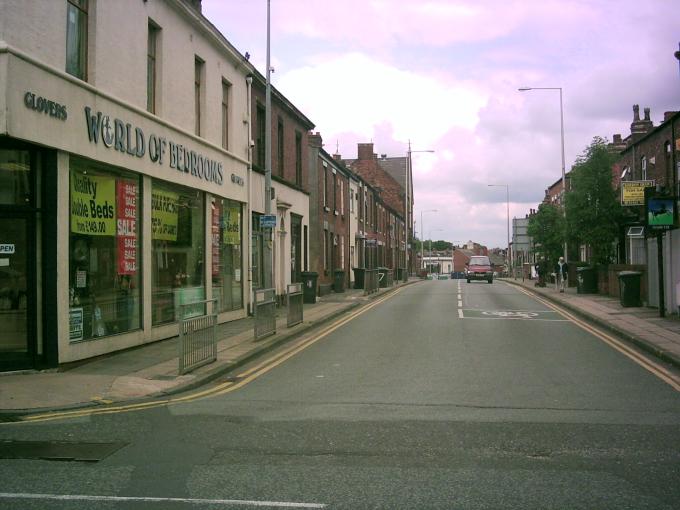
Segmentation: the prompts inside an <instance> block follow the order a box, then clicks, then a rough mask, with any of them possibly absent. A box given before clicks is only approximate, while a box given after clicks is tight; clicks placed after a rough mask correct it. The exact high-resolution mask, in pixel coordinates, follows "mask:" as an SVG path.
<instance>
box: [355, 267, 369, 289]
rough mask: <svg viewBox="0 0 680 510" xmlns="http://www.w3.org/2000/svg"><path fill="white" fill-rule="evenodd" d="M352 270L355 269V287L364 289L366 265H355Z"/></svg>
mask: <svg viewBox="0 0 680 510" xmlns="http://www.w3.org/2000/svg"><path fill="white" fill-rule="evenodd" d="M352 271H354V288H355V289H363V288H364V271H366V268H365V267H353V268H352Z"/></svg>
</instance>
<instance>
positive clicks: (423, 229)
mask: <svg viewBox="0 0 680 510" xmlns="http://www.w3.org/2000/svg"><path fill="white" fill-rule="evenodd" d="M424 212H437V209H426V210H424V211H420V235H421V236H423V239H421V240H420V266H421V267H420V269H423V268H424V267H425V255H424V253H423V247H424V246H425V228H424V225H423V213H424Z"/></svg>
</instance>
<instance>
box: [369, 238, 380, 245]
mask: <svg viewBox="0 0 680 510" xmlns="http://www.w3.org/2000/svg"><path fill="white" fill-rule="evenodd" d="M377 244H378V240H377V239H366V246H375V245H377Z"/></svg>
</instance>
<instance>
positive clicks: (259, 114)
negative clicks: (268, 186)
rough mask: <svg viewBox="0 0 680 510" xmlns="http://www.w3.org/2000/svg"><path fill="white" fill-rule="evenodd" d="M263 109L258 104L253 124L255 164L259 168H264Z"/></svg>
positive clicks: (264, 120) (264, 122)
mask: <svg viewBox="0 0 680 510" xmlns="http://www.w3.org/2000/svg"><path fill="white" fill-rule="evenodd" d="M265 115H266V112H265V109H264V106H262V105H260V104H258V105H257V110H256V112H255V126H256V129H257V134H256V139H255V151H256V154H255V164H256V165H257V166H259V167H260V168H264V138H265V125H266V119H265Z"/></svg>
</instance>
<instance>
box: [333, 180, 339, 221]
mask: <svg viewBox="0 0 680 510" xmlns="http://www.w3.org/2000/svg"><path fill="white" fill-rule="evenodd" d="M333 210H334V211H336V212H337V211H338V174H336V173H333Z"/></svg>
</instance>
